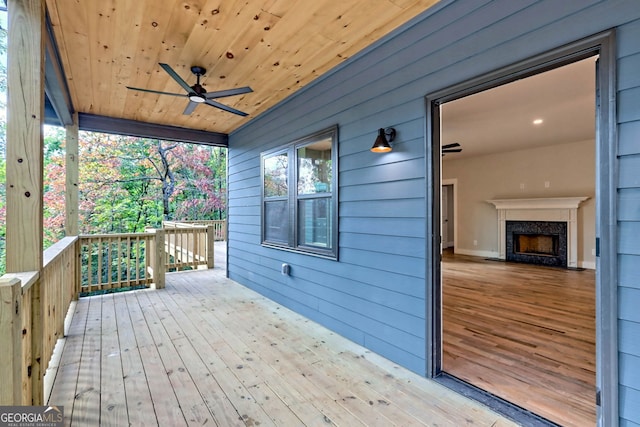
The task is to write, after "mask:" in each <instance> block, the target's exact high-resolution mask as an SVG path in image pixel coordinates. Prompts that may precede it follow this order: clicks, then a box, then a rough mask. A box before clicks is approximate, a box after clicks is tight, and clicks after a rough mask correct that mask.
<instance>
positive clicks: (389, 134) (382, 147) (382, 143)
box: [371, 128, 396, 153]
mask: <svg viewBox="0 0 640 427" xmlns="http://www.w3.org/2000/svg"><path fill="white" fill-rule="evenodd" d="M387 138H388V139H387ZM394 139H396V130H395V129H394V128H386V129H383V128H380V129H378V137H377V138H376V142H374V143H373V147H371V152H373V153H388V152H389V151H391V143H392V142H393V140H394Z"/></svg>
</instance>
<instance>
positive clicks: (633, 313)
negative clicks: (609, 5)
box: [618, 5, 640, 426]
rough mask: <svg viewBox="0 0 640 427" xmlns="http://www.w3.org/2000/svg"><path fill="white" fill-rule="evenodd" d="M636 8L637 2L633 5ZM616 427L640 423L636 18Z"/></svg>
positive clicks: (627, 97) (623, 131)
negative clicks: (618, 408) (619, 421)
mask: <svg viewBox="0 0 640 427" xmlns="http://www.w3.org/2000/svg"><path fill="white" fill-rule="evenodd" d="M638 8H640V5H639V6H638ZM618 122H619V125H618V138H619V145H618V153H619V155H620V175H619V185H618V187H619V190H618V220H619V222H618V227H619V228H618V230H619V241H618V244H619V250H618V252H619V254H620V255H619V260H618V265H619V273H618V280H619V283H618V285H619V287H618V289H619V294H618V295H619V301H620V302H619V305H620V311H619V318H620V322H619V330H618V339H619V354H620V362H619V363H620V365H619V370H620V418H621V420H622V422H621V426H640V21H637V20H636V21H634V22H631V23H628V24H627V25H623V26H621V27H620V28H619V30H618Z"/></svg>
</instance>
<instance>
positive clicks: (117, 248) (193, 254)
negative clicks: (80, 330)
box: [78, 223, 214, 295]
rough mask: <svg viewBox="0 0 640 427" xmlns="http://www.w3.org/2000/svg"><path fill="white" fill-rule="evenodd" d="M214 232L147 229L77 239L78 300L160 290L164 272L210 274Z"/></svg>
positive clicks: (175, 226) (198, 228)
mask: <svg viewBox="0 0 640 427" xmlns="http://www.w3.org/2000/svg"><path fill="white" fill-rule="evenodd" d="M213 236H214V226H213V225H208V226H204V227H201V226H196V225H192V224H187V225H186V226H180V225H179V223H177V224H176V223H172V224H170V227H168V228H162V229H147V230H146V231H145V232H144V233H124V234H98V235H96V234H93V235H84V236H80V242H79V256H80V269H79V276H78V283H79V284H80V287H79V288H78V292H79V293H80V295H86V294H87V293H95V292H99V291H113V290H116V289H135V288H139V287H149V286H150V285H151V283H154V284H155V287H156V288H163V287H164V274H165V272H166V271H180V270H185V269H197V268H213V259H214V258H213V241H214V237H213Z"/></svg>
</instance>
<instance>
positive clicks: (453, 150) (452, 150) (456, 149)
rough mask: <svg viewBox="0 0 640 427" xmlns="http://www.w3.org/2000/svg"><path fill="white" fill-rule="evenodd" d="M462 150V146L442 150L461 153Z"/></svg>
mask: <svg viewBox="0 0 640 427" xmlns="http://www.w3.org/2000/svg"><path fill="white" fill-rule="evenodd" d="M461 151H462V148H452V149H448V150H442V152H443V153H459V152H461Z"/></svg>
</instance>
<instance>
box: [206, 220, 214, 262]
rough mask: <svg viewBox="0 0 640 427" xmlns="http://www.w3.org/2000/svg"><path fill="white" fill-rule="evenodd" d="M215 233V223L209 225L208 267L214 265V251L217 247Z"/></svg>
mask: <svg viewBox="0 0 640 427" xmlns="http://www.w3.org/2000/svg"><path fill="white" fill-rule="evenodd" d="M215 234H216V227H215V226H214V225H207V268H213V267H214V264H213V261H214V258H213V255H214V254H213V251H214V248H215V244H214V243H215Z"/></svg>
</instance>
